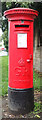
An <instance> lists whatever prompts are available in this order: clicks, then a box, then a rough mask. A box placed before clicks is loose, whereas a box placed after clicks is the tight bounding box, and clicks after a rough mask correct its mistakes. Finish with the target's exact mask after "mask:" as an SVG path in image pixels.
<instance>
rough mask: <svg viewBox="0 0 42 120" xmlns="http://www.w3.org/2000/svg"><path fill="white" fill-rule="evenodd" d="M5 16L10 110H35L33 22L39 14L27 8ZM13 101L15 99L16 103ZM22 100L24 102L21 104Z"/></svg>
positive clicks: (14, 10)
mask: <svg viewBox="0 0 42 120" xmlns="http://www.w3.org/2000/svg"><path fill="white" fill-rule="evenodd" d="M4 15H5V16H6V17H7V18H8V22H9V82H8V88H9V99H11V101H12V102H10V100H9V104H10V106H11V107H10V108H13V110H14V109H15V108H16V107H17V106H18V107H17V108H18V110H19V109H20V108H21V109H24V108H26V109H27V108H30V107H31V106H32V107H31V108H33V106H34V103H33V102H34V97H33V22H34V18H35V17H36V16H38V12H37V11H35V10H32V9H27V8H15V9H10V10H8V11H5V13H4ZM13 94H14V95H13ZM13 96H14V97H13ZM17 98H18V99H17ZM26 98H27V99H26ZM12 99H15V102H14V100H12ZM23 99H24V100H23ZM21 100H23V102H20V101H21ZM28 101H29V102H30V103H29V102H28ZM31 101H32V102H31ZM25 103H26V104H27V105H25ZM13 104H15V107H13V106H14V105H13ZM18 104H20V106H21V107H20V106H19V105H18ZM30 104H31V105H30ZM29 105H30V106H29ZM23 106H24V107H23ZM22 107H23V108H22Z"/></svg>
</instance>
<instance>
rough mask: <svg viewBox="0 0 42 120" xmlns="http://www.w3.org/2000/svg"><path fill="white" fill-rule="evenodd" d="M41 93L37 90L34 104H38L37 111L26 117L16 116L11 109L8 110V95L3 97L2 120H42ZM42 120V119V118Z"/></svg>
mask: <svg viewBox="0 0 42 120" xmlns="http://www.w3.org/2000/svg"><path fill="white" fill-rule="evenodd" d="M40 96H41V95H40V92H39V91H37V90H35V92H34V102H35V103H36V104H37V105H36V107H37V108H36V109H35V108H34V109H35V110H34V111H33V112H31V113H28V114H25V115H21V114H20V115H14V114H12V113H10V111H9V108H8V95H7V96H4V97H2V118H39V119H40V118H41V112H40V106H39V104H41V99H40ZM41 119H42V118H41Z"/></svg>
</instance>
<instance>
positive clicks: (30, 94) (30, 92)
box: [8, 88, 34, 114]
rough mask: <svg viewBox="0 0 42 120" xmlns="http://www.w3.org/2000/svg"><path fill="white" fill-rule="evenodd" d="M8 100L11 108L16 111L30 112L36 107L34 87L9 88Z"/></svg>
mask: <svg viewBox="0 0 42 120" xmlns="http://www.w3.org/2000/svg"><path fill="white" fill-rule="evenodd" d="M8 101H9V102H8V103H9V108H10V110H12V111H14V112H15V113H22V114H25V113H28V112H30V111H31V110H33V108H34V89H33V88H30V89H22V90H20V89H19V90H17V89H11V88H8Z"/></svg>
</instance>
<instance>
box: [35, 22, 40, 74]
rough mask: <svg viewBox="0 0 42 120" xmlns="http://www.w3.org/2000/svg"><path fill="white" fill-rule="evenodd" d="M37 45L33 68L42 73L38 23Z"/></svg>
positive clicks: (36, 30)
mask: <svg viewBox="0 0 42 120" xmlns="http://www.w3.org/2000/svg"><path fill="white" fill-rule="evenodd" d="M34 39H35V45H34V50H33V67H34V68H35V69H36V70H37V71H39V72H41V71H42V68H41V66H42V53H41V52H42V47H40V46H39V47H38V46H37V44H38V39H40V38H38V26H37V23H36V25H35V38H34Z"/></svg>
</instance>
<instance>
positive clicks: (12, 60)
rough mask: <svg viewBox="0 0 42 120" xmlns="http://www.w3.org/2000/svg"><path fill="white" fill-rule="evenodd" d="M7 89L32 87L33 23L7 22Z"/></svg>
mask: <svg viewBox="0 0 42 120" xmlns="http://www.w3.org/2000/svg"><path fill="white" fill-rule="evenodd" d="M9 26H10V33H9V35H10V36H9V87H11V88H17V89H26V88H32V87H33V22H30V21H24V23H22V21H11V22H10V21H9Z"/></svg>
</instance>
